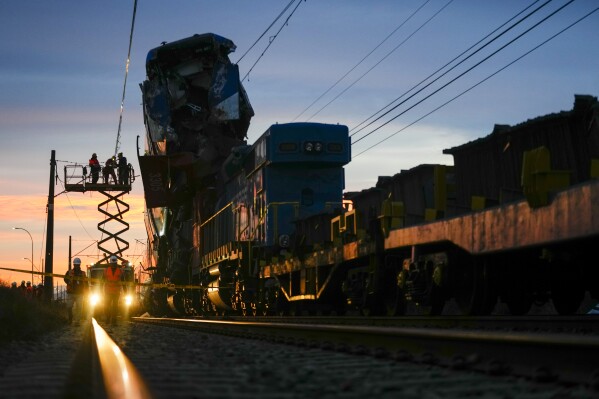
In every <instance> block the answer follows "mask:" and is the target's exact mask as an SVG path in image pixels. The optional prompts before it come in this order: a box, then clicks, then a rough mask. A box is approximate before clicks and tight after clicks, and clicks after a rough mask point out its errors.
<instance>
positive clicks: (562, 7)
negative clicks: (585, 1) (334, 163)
mask: <svg viewBox="0 0 599 399" xmlns="http://www.w3.org/2000/svg"><path fill="white" fill-rule="evenodd" d="M573 2H574V0H570V1H568V2H567V3H566V4H564V5H562V6H561V7H559V8H558V9H557V10H555V11H553V12H552V13H550V14H549V15H547V16H546V17H545V18H543V19H541V20H540V21H539V22H537V23H535V24H534V25H532V26H531V27H530V28H528V29H526V30H525V31H524V32H522V33H521V34H519V35H518V36H516V37H515V38H513V39H512V40H510V41H508V42H507V43H506V44H504V45H503V46H501V47H499V48H498V49H497V50H495V51H493V52H492V53H491V54H489V55H488V56H486V57H485V58H483V59H482V60H480V61H479V62H477V63H476V64H474V65H473V66H471V67H470V68H468V69H466V70H465V71H464V72H462V73H460V74H459V75H458V76H456V77H454V78H453V79H451V80H450V81H449V82H447V83H445V84H444V85H442V86H441V87H439V88H438V89H436V90H434V91H433V92H432V93H430V94H428V95H427V96H425V97H424V98H422V99H421V100H419V101H417V102H416V103H414V104H412V105H411V106H409V107H408V108H406V109H405V110H403V111H402V112H400V113H399V114H397V115H395V116H394V117H392V118H391V119H389V120H387V121H386V122H384V123H382V124H381V125H379V126H378V127H377V128H375V129H374V130H372V131H370V132H368V133H367V134H365V135H364V136H362V137H361V138H360V139H358V140H356V141H355V142H353V143H352V145H353V144H355V143H357V142H359V141H361V140H363V139H364V138H366V137H368V136H370V135H371V134H373V133H375V132H376V131H378V130H379V129H381V128H383V127H384V126H386V125H388V124H389V123H391V122H392V121H394V120H395V119H397V118H399V117H400V116H402V115H403V114H405V113H406V112H408V111H410V110H411V109H413V108H414V107H416V106H417V105H419V104H421V103H423V102H424V101H426V100H427V99H429V98H430V97H432V96H433V95H435V94H437V93H438V92H440V91H441V90H443V89H445V88H446V87H448V86H449V85H451V84H452V83H454V82H455V81H457V80H458V79H460V78H461V77H463V76H464V75H466V74H468V73H469V72H471V71H472V70H473V69H475V68H477V67H478V66H479V65H481V64H482V63H484V62H486V61H488V60H489V59H490V58H492V57H493V56H495V55H496V54H497V53H499V52H500V51H502V50H503V49H505V48H506V47H508V46H509V45H511V44H512V43H514V42H515V41H517V40H518V39H520V38H522V37H523V36H524V35H526V34H528V33H529V32H530V31H531V30H533V29H535V28H536V27H538V26H539V25H541V24H542V23H544V22H545V21H547V20H548V19H549V18H551V17H553V16H554V15H555V14H557V13H558V12H560V11H561V10H563V9H564V8H565V7H567V6H568V5H570V4H572V3H573ZM397 107H399V105H396V106H395V107H393V108H391V109H390V110H389V111H387V113H386V114H388V113H389V112H391V111H393V110H395V109H397Z"/></svg>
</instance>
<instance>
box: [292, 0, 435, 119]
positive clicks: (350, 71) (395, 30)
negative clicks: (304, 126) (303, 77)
mask: <svg viewBox="0 0 599 399" xmlns="http://www.w3.org/2000/svg"><path fill="white" fill-rule="evenodd" d="M429 2H430V0H426V1H425V2H424V3H422V4H421V5H420V7H418V8H417V9H416V10H415V11H414V12H413V13H412V14H410V15H409V16H408V17H407V18H406V19H404V20H403V21H402V22H401V23H400V24H399V25H398V26H397V27H396V28H395V29H393V31H392V32H391V33H389V34H388V35H387V37H385V38H384V39H383V40H382V41H381V42H379V44H377V45H376V46H375V47H374V48H373V49H372V50H370V52H369V53H368V54H366V55H365V56H364V57H362V59H361V60H360V61H358V63H357V64H356V65H354V66H353V67H352V68H350V70H349V71H347V72H346V73H345V74H344V75H343V76H341V77H340V78H339V79H338V80H337V81H336V82H335V83H333V84H332V85H331V86H330V87H329V88H328V89H326V90H325V91H324V92H323V93H322V94H321V95H320V96H318V97H317V98H316V99H315V100H314V101H312V103H310V105H308V106H307V107H306V108H304V110H303V111H302V112H300V113H299V114H298V115H297V116H296V117H295V118H293V120H292V122H295V121H296V120H297V119H298V118H299V117H300V116H302V115H303V114H304V113H306V111H307V110H309V109H310V108H311V107H312V106H313V105H314V104H316V103H317V102H318V101H319V100H320V99H321V98H323V97H324V96H325V95H327V94H328V93H329V92H330V91H331V90H333V89H334V88H335V87H336V86H337V85H338V84H339V83H340V82H341V81H342V80H343V79H345V78H346V77H347V75H349V74H350V73H352V72H353V71H354V70H355V69H356V68H357V67H358V66H360V65H361V64H362V63H363V62H364V61H365V60H366V59H367V58H368V57H370V56H371V55H372V53H374V52H375V51H376V50H377V49H378V48H379V47H381V46H382V45H383V44H384V43H385V42H386V41H387V40H388V39H389V38H390V37H391V36H393V35H394V34H395V32H397V31H398V30H399V29H401V27H402V26H404V25H405V24H406V23H407V22H408V21H409V20H410V19H412V18H413V17H414V16H415V15H416V14H417V13H418V12H419V11H420V10H421V9H422V8H423V7H424V6H425V5H427V4H428V3H429Z"/></svg>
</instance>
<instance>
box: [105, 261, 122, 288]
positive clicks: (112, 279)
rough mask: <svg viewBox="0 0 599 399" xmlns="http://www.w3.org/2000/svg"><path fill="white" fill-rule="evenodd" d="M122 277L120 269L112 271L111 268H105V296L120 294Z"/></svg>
mask: <svg viewBox="0 0 599 399" xmlns="http://www.w3.org/2000/svg"><path fill="white" fill-rule="evenodd" d="M122 275H123V271H122V270H121V268H120V267H116V268H114V271H113V269H112V267H111V266H109V267H107V268H106V270H104V280H105V282H106V283H105V285H104V292H105V293H107V294H119V293H120V292H121V276H122Z"/></svg>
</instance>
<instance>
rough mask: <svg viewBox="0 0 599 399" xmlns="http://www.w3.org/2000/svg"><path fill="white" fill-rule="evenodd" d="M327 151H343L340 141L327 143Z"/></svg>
mask: <svg viewBox="0 0 599 399" xmlns="http://www.w3.org/2000/svg"><path fill="white" fill-rule="evenodd" d="M327 151H328V152H343V144H341V143H328V144H327Z"/></svg>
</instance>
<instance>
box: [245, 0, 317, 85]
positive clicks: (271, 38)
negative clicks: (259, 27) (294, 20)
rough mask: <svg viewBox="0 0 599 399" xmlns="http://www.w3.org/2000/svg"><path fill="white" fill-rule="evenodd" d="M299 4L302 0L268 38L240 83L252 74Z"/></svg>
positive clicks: (300, 0)
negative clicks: (262, 49) (266, 43)
mask: <svg viewBox="0 0 599 399" xmlns="http://www.w3.org/2000/svg"><path fill="white" fill-rule="evenodd" d="M303 1H306V0H303ZM300 4H302V0H298V2H297V5H296V6H295V8H294V9H293V11H291V14H289V16H288V17H287V19H286V20H285V23H283V25H281V28H279V30H278V31H277V33H276V34H275V35H274V36H271V37H270V38H269V40H268V46H266V48H265V49H264V51H263V52H262V54H260V56H259V57H258V59H257V60H256V62H254V65H252V67H251V68H250V69H249V70H248V71H247V73H246V74H245V76H244V77H243V79H241V82H242V83H243V81H244V80H245V78H247V77H248V75H249V74H250V72H252V70H253V69H254V67H255V66H256V64H257V63H258V61H260V60H261V59H262V57H263V56H264V54H265V53H266V51H267V50H268V49H269V47H270V45H271V44H273V42H274V41H275V39H276V38H277V37H278V36H279V33H281V31H282V30H283V28H284V27H285V26H287V25H288V24H289V19H290V18H291V17H292V16H293V14H294V13H295V11H296V10H297V8H298V7H299V6H300Z"/></svg>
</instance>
